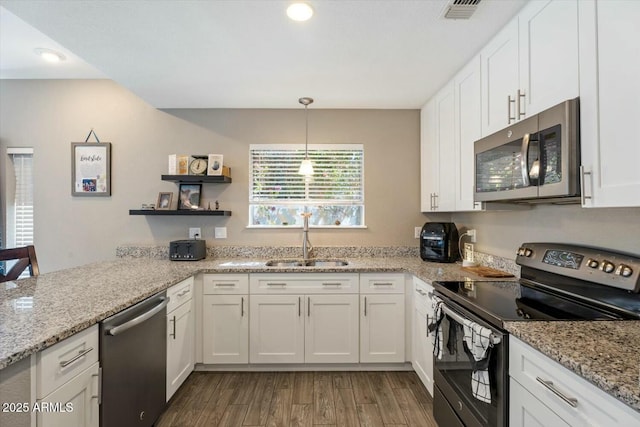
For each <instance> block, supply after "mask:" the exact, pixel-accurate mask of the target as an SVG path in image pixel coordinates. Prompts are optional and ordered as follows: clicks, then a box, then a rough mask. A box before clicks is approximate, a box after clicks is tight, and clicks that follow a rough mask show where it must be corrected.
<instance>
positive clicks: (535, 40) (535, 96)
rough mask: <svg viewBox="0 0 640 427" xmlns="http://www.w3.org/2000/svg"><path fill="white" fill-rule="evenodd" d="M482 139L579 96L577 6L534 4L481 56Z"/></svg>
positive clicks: (571, 0) (560, 0)
mask: <svg viewBox="0 0 640 427" xmlns="http://www.w3.org/2000/svg"><path fill="white" fill-rule="evenodd" d="M480 58H481V61H482V108H481V110H482V111H481V115H482V136H487V135H490V134H492V133H494V132H497V131H498V130H500V129H503V128H504V127H506V126H508V125H509V124H511V123H513V122H516V121H518V120H522V119H523V118H526V117H528V116H530V115H532V114H536V113H538V112H540V111H542V110H544V109H546V108H549V107H551V106H553V105H556V104H558V103H560V102H562V101H564V100H566V99H571V98H575V97H576V96H578V95H579V86H578V82H579V80H578V2H577V0H555V1H552V0H533V1H531V2H529V3H528V4H527V5H526V6H525V8H524V9H523V10H522V11H521V12H520V14H519V15H518V16H517V17H516V18H514V19H513V20H512V21H511V22H510V23H509V24H507V26H506V27H505V28H504V29H503V30H502V31H500V33H498V34H497V35H496V36H495V37H494V38H493V39H492V40H491V41H490V42H489V43H488V44H487V45H486V46H485V47H484V49H482V51H481V53H480Z"/></svg>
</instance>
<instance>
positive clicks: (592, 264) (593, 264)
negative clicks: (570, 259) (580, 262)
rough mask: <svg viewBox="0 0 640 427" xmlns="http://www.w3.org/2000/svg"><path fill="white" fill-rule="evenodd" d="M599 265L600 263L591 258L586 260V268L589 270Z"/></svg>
mask: <svg viewBox="0 0 640 427" xmlns="http://www.w3.org/2000/svg"><path fill="white" fill-rule="evenodd" d="M599 265H600V263H599V262H598V261H596V260H595V259H593V258H589V259H588V260H587V267H589V268H598V266H599Z"/></svg>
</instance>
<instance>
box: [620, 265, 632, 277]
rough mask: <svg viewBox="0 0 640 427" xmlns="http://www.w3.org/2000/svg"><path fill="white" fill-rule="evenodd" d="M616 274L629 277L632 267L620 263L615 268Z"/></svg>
mask: <svg viewBox="0 0 640 427" xmlns="http://www.w3.org/2000/svg"><path fill="white" fill-rule="evenodd" d="M616 274H619V275H620V276H622V277H631V275H632V274H633V269H632V268H631V267H629V266H628V265H626V264H620V265H619V266H618V269H617V270H616Z"/></svg>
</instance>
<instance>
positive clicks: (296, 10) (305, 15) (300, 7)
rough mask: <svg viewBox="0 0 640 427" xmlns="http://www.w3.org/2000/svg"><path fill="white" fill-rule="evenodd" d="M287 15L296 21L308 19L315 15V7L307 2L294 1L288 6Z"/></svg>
mask: <svg viewBox="0 0 640 427" xmlns="http://www.w3.org/2000/svg"><path fill="white" fill-rule="evenodd" d="M287 16H288V17H289V18H290V19H293V20H294V21H307V20H308V19H310V18H311V17H312V16H313V9H312V8H311V6H309V5H308V4H306V3H293V4H292V5H291V6H289V7H288V8H287Z"/></svg>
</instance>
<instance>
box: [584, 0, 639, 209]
mask: <svg viewBox="0 0 640 427" xmlns="http://www.w3.org/2000/svg"><path fill="white" fill-rule="evenodd" d="M638 22H640V2H635V1H623V0H606V1H594V0H581V1H580V119H581V120H580V127H581V129H580V131H581V135H580V138H581V141H580V142H581V153H582V166H583V170H582V173H583V175H582V181H583V188H582V197H583V203H582V205H583V206H584V207H620V206H629V207H637V206H640V175H639V174H638V159H640V144H638V142H637V138H638V135H640V120H638V118H639V117H640V101H639V97H640V79H638V76H639V75H640V37H638Z"/></svg>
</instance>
